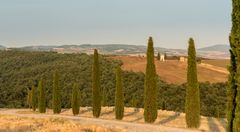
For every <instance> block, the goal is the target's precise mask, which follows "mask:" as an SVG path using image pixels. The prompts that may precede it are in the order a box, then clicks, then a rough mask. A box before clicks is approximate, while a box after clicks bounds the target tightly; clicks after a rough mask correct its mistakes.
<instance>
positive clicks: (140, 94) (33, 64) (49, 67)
mask: <svg viewBox="0 0 240 132" xmlns="http://www.w3.org/2000/svg"><path fill="white" fill-rule="evenodd" d="M0 58H1V59H0V91H1V92H0V107H8V108H13V107H14V108H22V107H27V102H26V100H27V99H26V98H27V91H28V88H30V87H31V86H32V85H33V84H35V83H36V81H37V80H40V79H41V78H42V79H43V80H44V86H45V87H46V98H47V99H46V100H47V107H48V108H51V107H52V89H53V88H52V87H53V86H52V83H53V74H54V72H55V71H56V70H57V71H58V72H59V78H60V89H61V99H62V100H61V102H62V107H63V108H70V107H71V94H72V87H73V84H74V83H77V84H78V85H79V89H80V94H81V106H91V105H92V102H91V100H92V95H91V93H92V86H91V83H92V82H91V81H92V79H91V77H92V75H91V71H92V60H93V59H92V58H93V57H92V56H89V55H87V54H57V53H54V52H24V51H0ZM99 58H100V71H101V72H100V73H101V89H102V91H103V92H102V93H103V95H102V105H104V106H113V105H114V100H115V88H116V86H115V85H116V84H115V82H116V80H115V78H116V75H115V69H116V67H117V66H119V65H121V64H122V62H121V61H113V60H111V59H107V57H104V56H99ZM144 76H145V75H144V74H143V73H134V72H127V71H124V72H123V82H124V96H125V100H124V102H125V106H129V107H130V106H133V107H139V108H140V107H141V108H142V107H143V106H144V105H143V100H144ZM226 87H227V83H216V84H210V83H209V82H206V83H200V84H199V88H200V98H201V99H200V100H201V103H200V105H201V115H205V116H215V117H225V112H226V99H227V98H226V91H227V90H226ZM185 88H186V84H182V85H174V84H167V83H165V82H163V81H161V80H158V82H157V91H159V92H158V93H157V94H158V98H157V102H158V108H159V109H165V110H173V111H179V112H183V111H184V104H185Z"/></svg>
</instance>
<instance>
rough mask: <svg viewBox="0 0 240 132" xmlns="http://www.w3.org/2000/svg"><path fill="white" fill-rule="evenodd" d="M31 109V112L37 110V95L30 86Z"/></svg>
mask: <svg viewBox="0 0 240 132" xmlns="http://www.w3.org/2000/svg"><path fill="white" fill-rule="evenodd" d="M31 95H32V109H33V111H36V108H37V94H36V87H35V86H34V85H32V93H31Z"/></svg>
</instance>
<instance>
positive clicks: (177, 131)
mask: <svg viewBox="0 0 240 132" xmlns="http://www.w3.org/2000/svg"><path fill="white" fill-rule="evenodd" d="M21 111H26V109H25V110H24V109H22V110H19V109H0V115H1V114H2V115H12V116H17V117H28V118H63V119H66V120H71V121H74V122H76V123H80V124H83V125H84V124H86V125H89V124H92V125H99V126H106V127H110V128H115V127H117V128H124V129H127V130H129V131H132V132H194V131H198V130H192V129H185V128H172V127H167V126H162V125H152V124H145V123H144V124H143V123H130V122H124V121H117V120H104V119H96V118H88V117H79V116H70V115H53V114H27V113H25V114H24V113H21Z"/></svg>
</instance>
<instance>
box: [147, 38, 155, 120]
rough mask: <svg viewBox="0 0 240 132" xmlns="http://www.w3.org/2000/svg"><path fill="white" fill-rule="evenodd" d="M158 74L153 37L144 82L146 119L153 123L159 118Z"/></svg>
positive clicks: (149, 45) (150, 39)
mask: <svg viewBox="0 0 240 132" xmlns="http://www.w3.org/2000/svg"><path fill="white" fill-rule="evenodd" d="M156 79H157V75H156V68H155V63H154V48H153V40H152V37H150V38H149V40H148V49H147V66H146V75H145V82H144V120H145V122H148V123H152V122H154V121H155V120H156V118H157V114H158V113H157V87H156V86H157V82H156V81H157V80H156Z"/></svg>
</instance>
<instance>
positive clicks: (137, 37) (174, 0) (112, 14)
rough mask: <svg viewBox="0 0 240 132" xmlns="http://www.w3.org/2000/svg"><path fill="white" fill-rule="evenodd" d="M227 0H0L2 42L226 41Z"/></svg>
mask: <svg viewBox="0 0 240 132" xmlns="http://www.w3.org/2000/svg"><path fill="white" fill-rule="evenodd" d="M230 29H231V0H0V45H4V46H8V47H15V46H17V47H19V46H29V45H63V44H64V45H65V44H66V45H68V44H134V45H146V43H147V39H148V36H152V37H153V39H154V42H155V46H157V47H165V48H186V47H187V41H188V38H189V37H193V38H194V39H195V42H196V46H197V47H205V46H210V45H215V44H228V35H229V33H230Z"/></svg>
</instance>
